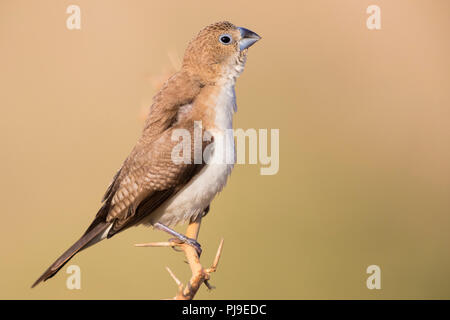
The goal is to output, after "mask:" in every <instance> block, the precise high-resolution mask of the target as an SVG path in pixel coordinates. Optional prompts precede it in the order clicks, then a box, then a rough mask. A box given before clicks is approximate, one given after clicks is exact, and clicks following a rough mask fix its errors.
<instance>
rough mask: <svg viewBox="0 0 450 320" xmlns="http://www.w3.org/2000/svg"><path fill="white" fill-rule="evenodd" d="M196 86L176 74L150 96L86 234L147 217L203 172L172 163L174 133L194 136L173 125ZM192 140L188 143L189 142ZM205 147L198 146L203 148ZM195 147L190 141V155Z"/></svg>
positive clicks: (113, 230)
mask: <svg viewBox="0 0 450 320" xmlns="http://www.w3.org/2000/svg"><path fill="white" fill-rule="evenodd" d="M200 89H201V85H200V84H199V83H197V82H196V81H194V80H192V79H190V78H189V77H188V76H187V75H186V74H177V75H175V76H174V77H172V78H171V79H169V80H168V82H167V83H166V85H165V86H164V87H163V88H162V89H161V91H160V92H159V93H158V94H157V95H156V96H155V99H154V104H153V105H152V108H151V111H150V115H149V117H148V119H147V122H146V126H145V128H144V132H143V134H142V136H141V138H140V139H139V141H138V143H137V144H136V146H135V147H134V149H133V150H132V152H131V153H130V155H129V156H128V158H127V159H126V160H125V162H124V164H123V165H122V167H121V169H120V170H119V171H118V172H117V174H116V175H115V177H114V179H113V182H112V183H111V185H110V186H109V188H108V190H107V191H106V193H105V196H104V198H103V206H102V208H101V209H100V211H99V212H98V213H97V216H96V218H95V219H94V221H93V222H92V224H91V225H90V226H89V228H88V230H87V231H86V233H88V232H89V231H90V230H92V229H93V228H95V226H96V225H97V224H99V223H103V222H108V223H113V226H112V228H111V229H110V230H109V233H108V237H111V236H112V235H114V234H116V233H117V232H120V231H122V230H124V229H126V228H128V227H130V226H132V225H135V224H137V223H139V221H140V220H141V219H142V218H144V217H146V216H147V215H149V214H151V212H153V211H154V210H155V209H156V208H158V207H159V206H160V205H161V204H162V203H163V202H164V201H165V200H167V199H168V198H169V197H170V196H172V195H173V194H175V193H176V192H178V191H179V190H180V189H181V188H182V187H183V186H184V185H185V184H186V183H187V182H188V181H189V180H190V179H191V178H192V177H193V176H195V175H196V174H197V173H198V172H199V171H200V170H201V168H202V167H203V165H204V164H203V163H202V164H194V163H193V161H191V164H185V163H174V161H173V160H172V150H173V148H174V147H175V146H176V145H177V144H179V143H180V141H172V133H173V130H175V129H179V128H186V129H187V130H188V131H189V132H190V136H191V137H194V134H193V129H194V123H193V122H192V121H191V122H184V123H177V113H178V110H180V108H181V107H182V106H183V105H186V104H190V103H192V102H193V101H194V99H195V97H196V95H197V94H198V93H199V91H200ZM191 140H193V139H191ZM208 143H210V142H203V145H202V148H203V150H204V148H205V147H206V146H207V144H208ZM193 154H194V143H193V141H191V156H192V158H193Z"/></svg>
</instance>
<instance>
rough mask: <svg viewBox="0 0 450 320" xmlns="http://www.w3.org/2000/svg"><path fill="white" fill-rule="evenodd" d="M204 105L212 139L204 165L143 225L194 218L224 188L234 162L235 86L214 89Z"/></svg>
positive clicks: (169, 222)
mask: <svg viewBox="0 0 450 320" xmlns="http://www.w3.org/2000/svg"><path fill="white" fill-rule="evenodd" d="M204 103H205V107H207V108H210V110H209V112H208V113H207V114H208V115H209V117H210V118H209V119H207V121H206V126H205V129H206V130H208V131H209V133H210V134H211V135H212V137H213V139H214V140H213V141H214V142H213V146H212V148H211V153H210V157H209V159H207V164H206V165H205V166H204V167H203V168H202V170H201V171H200V172H199V173H198V174H197V175H196V176H194V177H193V178H192V179H191V180H190V181H189V182H188V183H187V184H186V186H184V187H183V188H182V189H181V190H180V191H179V192H178V193H177V194H175V195H174V196H173V197H171V198H170V199H168V200H167V201H166V202H165V203H164V204H163V205H162V206H161V207H160V208H158V209H157V210H156V211H155V212H154V213H153V214H151V215H150V216H149V220H147V221H145V222H144V223H150V224H154V223H155V222H160V223H163V224H165V225H175V224H177V223H179V222H185V221H188V220H189V219H191V218H195V217H196V216H197V215H199V214H202V213H203V210H204V209H205V208H206V207H207V206H208V205H209V204H210V203H211V201H212V200H213V199H214V197H215V196H216V195H217V194H218V193H219V192H220V191H221V190H222V189H223V187H224V186H225V184H226V182H227V179H228V176H229V175H230V173H231V171H232V169H233V166H234V162H235V146H234V137H233V132H232V128H233V113H234V111H235V110H236V98H235V92H234V84H233V85H224V86H222V87H220V89H217V88H216V90H214V91H212V92H211V93H210V96H209V97H207V98H205V100H204ZM200 120H204V118H203V119H200Z"/></svg>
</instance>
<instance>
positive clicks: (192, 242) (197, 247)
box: [169, 237, 202, 258]
mask: <svg viewBox="0 0 450 320" xmlns="http://www.w3.org/2000/svg"><path fill="white" fill-rule="evenodd" d="M169 241H170V242H175V243H177V244H183V243H185V244H187V245H189V246H191V247H193V248H194V249H195V251H196V252H197V255H198V257H199V258H200V255H201V254H202V246H201V244H200V243H198V242H197V240H195V239H191V238H188V237H185V238H183V239H179V238H171V239H169ZM172 248H173V249H174V250H175V251H182V250H179V249H177V247H176V246H173V247H172Z"/></svg>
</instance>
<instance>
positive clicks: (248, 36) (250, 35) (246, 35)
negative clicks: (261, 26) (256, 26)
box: [238, 27, 261, 51]
mask: <svg viewBox="0 0 450 320" xmlns="http://www.w3.org/2000/svg"><path fill="white" fill-rule="evenodd" d="M238 29H239V32H240V33H241V40H240V41H239V49H240V50H241V51H242V50H244V49H247V48H249V47H250V46H252V45H253V44H254V43H255V42H256V41H258V40H259V39H261V37H260V36H258V35H257V34H256V33H254V32H253V31H251V30H248V29H245V28H241V27H238Z"/></svg>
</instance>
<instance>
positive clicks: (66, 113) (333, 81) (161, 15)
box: [0, 0, 450, 299]
mask: <svg viewBox="0 0 450 320" xmlns="http://www.w3.org/2000/svg"><path fill="white" fill-rule="evenodd" d="M164 2H166V3H164ZM69 4H77V5H79V6H80V7H81V10H82V29H81V30H79V31H69V30H67V29H66V18H67V17H68V15H67V14H66V13H65V11H66V8H67V6H68V5H69ZM370 4H378V5H380V6H381V10H382V29H381V30H380V31H369V30H368V29H367V28H366V18H367V16H368V15H367V14H366V8H367V6H368V5H370ZM449 12H450V2H449V1H446V0H442V1H437V0H436V1H420V0H409V1H406V0H402V1H400V0H398V1H381V0H371V1H363V0H352V1H350V0H347V1H331V0H330V1H325V0H320V1H317V0H315V1H313V0H308V1H281V0H279V1H270V2H268V1H266V2H263V1H258V2H255V1H231V0H229V1H226V2H224V1H220V2H219V1H195V2H191V1H150V0H149V1H144V0H141V1H136V0H132V1H125V0H123V1H112V0H108V1H106V0H102V1H100V0H96V1H92V0H89V1H87V0H72V1H65V0H58V1H57V0H52V1H49V0H45V1H44V0H42V1H18V0H0V88H1V89H0V106H1V117H0V139H1V154H0V156H1V157H0V165H1V181H0V195H1V205H2V209H1V226H2V228H1V232H0V263H1V265H0V298H8V299H9V298H24V299H42V298H43V299H55V298H58V299H79V298H83V299H93V298H95V299H118V298H125V299H159V298H167V297H171V296H173V295H174V293H175V290H176V286H175V284H174V282H173V281H172V280H171V278H170V277H169V275H168V274H167V272H166V270H165V266H170V267H171V268H172V270H174V272H175V273H176V274H177V275H178V276H179V277H180V278H182V279H183V280H185V279H187V277H188V268H187V266H186V265H185V264H184V263H183V257H182V255H181V254H180V253H176V252H174V251H172V250H170V249H162V248H134V247H133V246H132V245H133V244H134V243H137V242H147V241H163V240H165V239H167V236H166V235H165V234H162V233H160V232H157V231H152V230H150V229H145V228H142V227H139V228H134V229H131V230H129V231H127V232H125V233H123V234H120V235H118V236H117V237H114V238H112V239H110V240H108V241H104V242H102V243H101V244H98V245H97V246H95V247H92V248H90V249H89V250H86V251H84V252H82V253H81V254H80V255H78V256H76V258H74V259H73V260H72V261H71V263H73V264H77V265H79V266H80V267H81V270H82V289H81V290H79V291H76V290H74V291H70V290H68V289H67V288H66V286H65V281H66V278H67V276H68V275H67V274H66V273H65V270H66V269H65V268H64V269H63V270H62V271H61V272H60V273H59V274H58V275H57V276H56V277H55V278H53V279H51V280H49V281H48V282H46V283H44V284H43V285H39V286H38V287H37V288H35V289H33V290H31V289H30V285H31V284H32V282H33V281H34V280H35V279H36V278H37V277H38V276H39V275H40V274H41V273H42V272H43V271H44V269H45V268H46V267H48V265H49V264H50V263H51V262H52V261H53V260H54V259H55V258H56V257H57V256H58V255H59V254H60V253H61V252H62V251H64V250H65V249H66V248H67V247H68V246H69V245H71V244H72V242H73V241H74V240H76V239H77V238H78V237H79V236H80V235H81V233H82V232H83V231H84V229H85V228H86V227H87V225H88V224H89V223H90V221H91V219H92V218H93V216H94V215H95V213H96V211H97V209H98V207H99V200H100V198H101V196H102V195H103V192H104V191H105V189H106V187H107V185H108V183H109V181H110V180H111V178H112V176H113V175H114V173H115V171H116V169H118V168H119V166H120V164H121V162H122V161H123V160H124V158H125V157H126V156H127V154H128V152H129V151H130V150H131V148H132V146H133V144H134V143H135V141H136V139H137V137H138V136H139V134H140V131H141V127H142V114H143V110H144V109H143V108H147V107H148V106H149V105H150V101H151V97H152V96H153V94H154V93H155V86H154V83H155V82H157V79H158V77H162V75H165V74H166V73H167V70H170V68H171V59H170V58H169V57H174V56H175V57H176V56H182V54H183V50H184V48H185V47H186V45H187V43H188V41H189V40H190V39H191V38H192V37H193V36H194V35H195V34H196V33H197V32H198V31H199V30H200V29H201V28H202V27H204V26H205V25H208V24H210V23H212V22H216V21H219V20H224V19H227V20H229V21H231V22H233V23H235V24H236V25H239V26H245V27H247V28H249V29H252V30H254V31H256V32H257V33H259V34H260V35H261V36H262V37H263V39H262V40H261V41H260V42H259V43H258V44H256V45H255V46H254V47H252V48H251V49H250V52H249V58H248V63H247V67H246V70H245V72H244V74H243V75H242V77H241V78H240V79H239V80H238V83H237V88H236V90H237V98H238V113H237V114H236V117H235V127H238V128H244V129H247V128H257V129H258V128H269V129H270V128H279V129H280V171H279V173H278V174H277V175H274V176H261V175H259V165H240V166H237V168H236V170H235V171H234V172H233V175H232V177H231V179H230V181H229V183H228V186H227V187H226V188H225V190H224V191H223V192H222V193H221V194H220V195H219V197H218V198H217V199H216V200H215V201H214V202H213V204H212V209H211V212H210V214H209V215H208V217H207V219H205V221H204V224H203V226H202V230H201V235H200V242H201V243H202V244H203V247H204V255H203V257H202V261H203V262H204V263H205V264H208V263H209V262H210V261H211V260H212V258H213V255H214V253H215V250H216V248H217V245H218V243H219V240H220V238H221V237H222V236H223V237H224V238H225V248H224V254H223V260H222V263H221V265H220V269H219V272H218V273H217V274H215V275H214V277H213V280H212V283H213V284H214V285H215V286H216V287H217V289H216V290H214V291H212V292H207V291H206V290H205V288H203V289H202V290H201V291H200V293H199V294H198V298H203V299H209V298H214V299H228V298H235V299H243V298H255V299H263V298H269V299H284V298H286V299H305V298H312V299H316V298H333V299H334V298H363V299H372V298H450V284H449V281H450V250H449V244H450V215H449V213H450V212H449V209H450V200H449V192H450V179H449V178H450V148H449V146H450V126H449V120H450V73H449V70H450V59H449V56H450V42H449V30H450V19H449ZM172 60H173V59H172ZM155 79H156V80H155ZM179 230H183V228H180V229H179ZM371 264H377V265H379V266H380V267H381V270H382V289H381V290H379V291H376V290H372V291H370V290H368V289H367V288H366V285H365V281H366V278H367V276H368V275H367V274H366V273H365V270H366V268H367V266H369V265H371Z"/></svg>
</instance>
